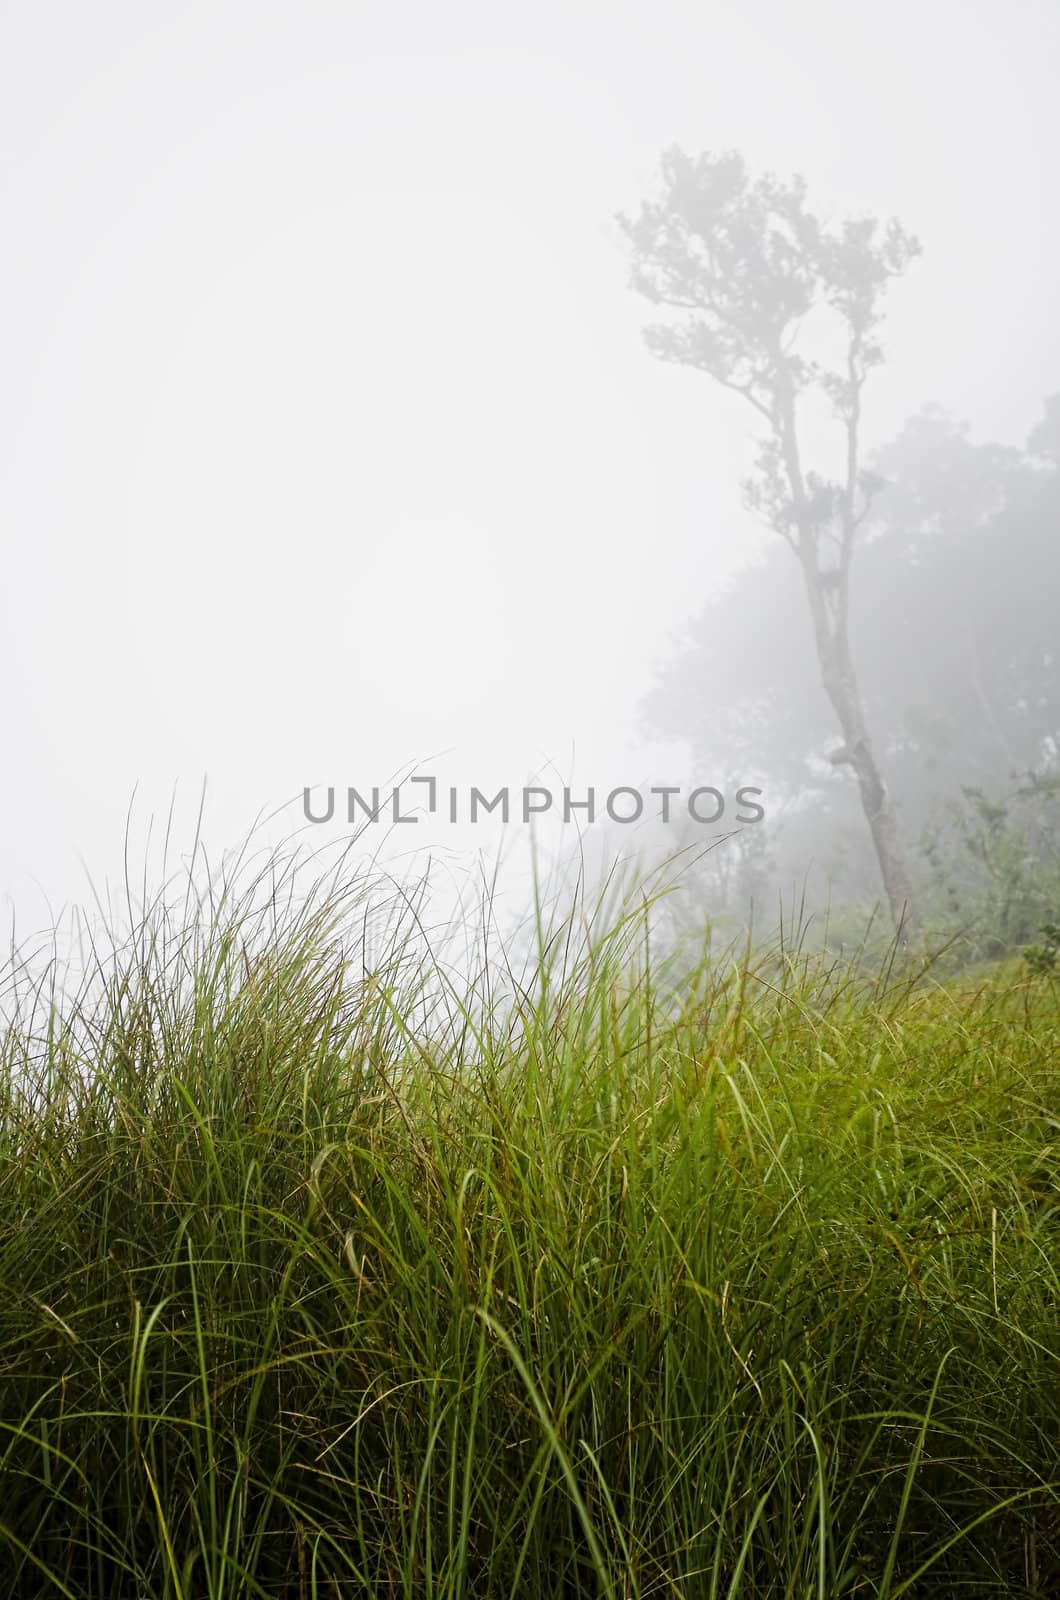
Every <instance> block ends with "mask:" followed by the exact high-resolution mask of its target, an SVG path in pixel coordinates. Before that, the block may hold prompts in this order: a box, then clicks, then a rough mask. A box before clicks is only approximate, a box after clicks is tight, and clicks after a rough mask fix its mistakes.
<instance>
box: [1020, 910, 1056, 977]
mask: <svg viewBox="0 0 1060 1600" xmlns="http://www.w3.org/2000/svg"><path fill="white" fill-rule="evenodd" d="M1041 932H1042V942H1041V944H1029V945H1028V946H1027V948H1026V949H1025V950H1024V952H1023V955H1024V959H1025V960H1026V962H1027V965H1028V966H1029V967H1030V969H1031V971H1032V972H1037V973H1040V974H1043V975H1044V974H1045V973H1049V972H1055V971H1056V965H1057V959H1058V958H1060V925H1058V924H1057V923H1055V922H1043V923H1042V928H1041Z"/></svg>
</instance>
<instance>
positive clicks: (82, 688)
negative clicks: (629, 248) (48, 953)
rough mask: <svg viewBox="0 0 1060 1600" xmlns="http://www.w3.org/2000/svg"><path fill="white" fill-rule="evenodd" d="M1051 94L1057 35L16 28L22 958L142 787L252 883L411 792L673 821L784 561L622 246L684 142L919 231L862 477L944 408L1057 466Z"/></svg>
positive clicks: (12, 363) (783, 17) (566, 28)
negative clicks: (660, 799)
mask: <svg viewBox="0 0 1060 1600" xmlns="http://www.w3.org/2000/svg"><path fill="white" fill-rule="evenodd" d="M1058 61H1060V10H1058V9H1057V8H1056V7H1055V6H1054V5H1053V4H1052V3H1047V0H1041V3H1038V0H1005V3H1002V0H990V3H985V0H978V3H969V0H959V3H958V0H932V4H931V5H925V4H924V3H923V0H918V3H916V4H913V3H911V0H891V3H888V4H887V5H883V4H880V5H878V6H875V7H869V6H867V5H864V4H851V3H850V0H846V3H841V0H801V3H800V4H798V5H793V4H789V3H784V0H768V3H767V0H758V3H755V0H746V3H743V4H739V5H736V4H733V3H731V0H727V3H725V4H719V3H703V0H701V3H699V4H691V3H678V0H652V3H641V4H628V3H616V0H607V3H597V0H562V3H557V0H542V3H537V4H535V5H533V6H529V5H527V6H511V5H509V6H504V5H497V4H496V3H494V4H480V5H474V4H468V3H463V4H461V3H450V4H447V5H431V4H427V3H425V0H421V3H419V4H405V5H384V4H381V3H377V4H374V5H368V4H354V3H352V0H346V3H339V0H285V3H265V0H255V3H253V4H251V3H235V0H209V3H207V4H202V3H182V4H180V5H173V4H166V3H162V0H153V3H144V0H138V3H125V4H116V3H108V0H93V3H92V4H91V5H86V4H83V3H81V0H65V3H62V4H57V3H55V0H16V3H11V0H7V3H4V4H2V5H0V130H2V131H0V163H2V164H0V217H2V219H3V229H4V247H3V250H2V252H0V353H2V359H0V518H2V528H3V538H4V543H5V551H4V554H5V560H4V589H3V611H2V619H0V620H2V635H0V658H2V662H3V681H4V686H5V705H6V708H7V740H6V749H7V758H6V762H5V770H4V774H3V782H2V784H0V895H2V896H4V897H5V900H6V901H7V902H8V903H9V904H10V903H13V904H14V905H15V906H17V909H18V921H19V924H20V925H22V926H26V925H28V926H31V927H34V926H37V925H38V924H39V923H40V922H41V921H42V920H49V917H48V914H47V913H46V912H45V911H44V910H43V906H44V901H43V899H42V895H43V894H46V895H47V896H48V898H49V900H50V901H51V903H52V905H53V908H56V909H57V908H58V907H59V906H61V905H62V904H63V903H64V902H66V901H68V900H70V899H71V898H73V899H81V898H83V897H84V895H85V894H86V892H87V891H86V880H85V876H84V871H83V869H82V867H81V866H80V865H79V859H81V858H83V860H84V861H85V863H86V864H87V866H88V868H90V869H91V872H92V874H93V876H94V877H96V878H99V879H103V878H107V877H114V876H115V875H116V874H118V873H119V872H120V863H121V855H122V843H123V834H124V826H125V813H126V810H127V808H128V806H129V802H130V799H131V797H132V793H133V788H134V785H136V784H139V790H138V794H137V799H136V804H135V816H136V818H137V819H138V828H139V831H140V833H142V831H143V827H144V826H145V825H146V822H147V820H148V819H149V817H150V816H151V815H152V814H154V815H155V816H156V817H159V818H161V817H163V816H164V814H165V812H166V810H167V807H168V804H169V801H170V796H171V793H172V790H173V786H174V784H175V783H176V784H177V785H178V794H180V795H182V796H183V802H182V805H183V810H182V811H180V812H178V836H182V837H183V838H185V839H186V840H187V843H188V844H190V842H191V824H192V822H193V820H194V813H195V810H196V808H197V803H198V796H199V790H200V787H201V785H202V782H203V779H204V777H205V778H206V779H207V783H208V804H207V828H206V831H207V837H208V839H209V841H210V842H211V844H212V846H213V849H214V851H215V853H219V851H220V850H221V849H222V848H224V847H225V846H228V845H230V844H233V843H235V842H236V841H237V840H238V839H239V838H240V837H241V836H242V835H243V833H244V832H245V830H246V828H247V827H248V826H249V825H250V823H251V822H252V820H253V819H254V817H255V815H256V814H257V813H259V812H261V811H271V810H273V809H274V808H275V807H277V806H279V805H281V804H282V803H283V802H284V801H285V800H287V799H288V798H290V797H292V796H300V793H301V789H302V786H303V785H304V784H306V783H313V784H328V783H334V784H336V785H340V786H344V785H346V784H348V783H353V784H357V785H361V786H370V785H372V784H373V783H380V784H381V783H384V782H385V781H386V779H387V778H388V777H389V776H390V775H391V774H392V773H394V772H395V771H397V770H398V769H403V768H409V767H413V766H415V765H417V764H419V765H420V766H421V768H422V770H432V771H437V772H438V773H439V775H440V776H444V777H445V778H446V780H447V781H449V780H452V781H456V782H458V783H460V784H465V785H466V784H468V783H472V782H474V783H478V784H480V785H481V786H482V787H486V786H487V785H492V787H494V788H495V787H497V786H499V785H501V784H504V783H510V784H512V785H519V784H521V783H522V782H523V781H525V780H526V779H527V778H528V777H529V775H530V774H531V773H532V772H533V771H535V770H537V771H540V770H542V768H543V767H544V765H545V764H546V763H547V762H549V761H552V762H555V763H557V764H558V767H559V768H560V769H562V771H563V773H564V775H565V776H569V777H570V778H571V779H572V780H573V781H574V783H575V784H576V785H581V786H582V787H585V786H586V785H588V784H595V785H596V786H597V787H598V788H602V789H604V790H606V788H607V787H608V786H609V785H610V784H612V783H619V782H638V781H645V782H659V783H663V782H678V781H681V779H682V778H683V777H684V776H685V773H684V771H682V770H680V768H681V760H680V753H679V752H675V751H669V752H667V751H662V752H660V751H659V750H655V751H652V750H651V749H650V748H648V749H642V748H639V747H638V746H637V744H636V742H635V740H634V737H633V718H634V713H635V709H636V704H637V701H638V700H639V698H640V696H641V695H642V693H643V692H644V690H645V688H646V687H647V686H648V682H649V679H650V673H651V664H652V662H653V660H655V659H657V658H659V657H661V656H663V655H664V654H665V652H666V650H667V639H668V635H669V633H670V630H672V629H673V628H675V627H676V626H678V625H679V624H680V623H681V622H682V621H683V620H684V619H685V618H686V617H687V616H688V615H689V614H690V613H692V612H694V611H695V610H696V609H698V606H699V604H700V603H701V600H702V598H703V597H704V596H705V595H707V594H708V593H709V592H710V589H711V587H712V585H713V584H714V583H715V582H716V581H717V578H718V577H719V575H720V574H722V573H723V572H724V571H726V570H728V569H729V568H731V567H732V566H733V565H734V564H735V563H737V562H739V561H741V560H743V559H744V558H745V556H746V554H747V552H748V549H749V548H750V546H751V544H752V543H753V540H754V538H755V537H756V535H755V534H754V532H753V530H752V529H751V527H750V525H749V524H748V522H747V520H746V518H745V516H744V514H743V513H742V512H741V509H740V497H739V489H738V479H739V477H740V475H741V473H742V471H743V470H744V469H745V466H746V461H747V453H746V446H745V443H744V441H745V438H746V429H747V425H748V419H747V418H745V417H744V415H743V414H742V412H741V411H740V409H739V405H738V403H736V405H735V409H734V408H733V407H730V406H729V404H728V403H726V401H725V400H724V399H723V398H721V397H719V396H718V394H717V393H716V392H715V391H714V390H713V389H712V386H711V385H710V384H709V382H708V381H707V380H706V379H705V378H702V377H700V376H698V375H695V374H690V373H683V372H677V371H675V370H673V369H670V368H668V367H664V366H662V365H660V364H658V363H656V362H654V361H652V359H651V358H650V357H649V356H648V354H647V353H646V351H645V350H644V349H643V347H642V345H641V342H640V333H639V330H640V327H641V325H642V323H643V322H644V321H645V320H646V318H647V317H649V316H650V310H651V308H650V307H648V306H647V304H646V303H645V302H642V301H640V300H639V299H638V298H637V297H636V296H634V295H633V294H632V293H630V292H629V290H628V289H627V287H626V275H627V269H626V263H625V260H624V257H623V254H622V252H621V249H620V246H619V244H618V242H617V240H616V237H615V234H614V230H613V229H612V227H611V222H610V219H611V217H612V216H613V214H614V212H615V211H616V210H619V209H628V210H633V209H635V208H636V207H637V205H638V204H639V201H640V199H641V198H642V197H643V196H645V195H646V194H647V193H649V192H650V191H651V188H652V184H653V180H654V174H655V170H656V165H657V159H658V155H659V152H660V151H661V149H662V148H663V147H664V146H665V145H666V144H668V143H670V142H671V141H673V140H677V141H678V142H680V143H681V144H682V145H684V146H685V148H686V149H688V150H689V151H691V152H697V151H699V150H702V149H722V148H726V147H736V148H739V149H740V150H742V151H743V152H744V153H745V155H746V156H747V158H748V161H749V163H750V164H751V166H752V168H754V169H761V168H763V167H768V168H771V169H773V170H775V171H777V172H779V173H780V174H782V175H788V174H790V173H792V172H794V171H799V172H802V173H803V175H804V176H805V177H806V178H807V181H808V183H809V185H810V199H811V203H812V204H814V205H815V206H816V207H817V208H819V209H820V210H822V211H824V212H826V213H830V214H835V215H840V214H844V213H850V212H865V211H871V212H873V213H876V214H880V215H890V214H891V213H897V214H898V215H899V216H900V217H901V218H902V220H903V221H904V222H905V223H906V225H907V226H909V227H910V228H911V229H913V231H915V232H916V233H918V234H919V236H920V237H921V239H922V242H923V244H924V246H925V256H924V258H923V259H922V260H921V261H919V262H917V263H916V264H915V265H914V267H913V269H912V270H911V272H910V275H909V277H908V279H907V280H906V281H905V282H904V283H903V284H902V285H901V286H900V287H899V288H898V289H897V290H896V291H895V292H894V293H893V295H892V299H891V317H890V321H889V325H888V336H887V347H888V354H889V362H888V366H887V368H885V369H884V371H883V372H882V373H881V374H880V375H879V377H878V378H877V379H876V380H875V381H874V384H873V387H872V391H871V393H870V396H869V412H870V415H869V427H870V434H871V438H872V439H873V440H874V441H876V442H882V441H883V440H884V439H886V438H887V437H889V436H890V435H891V434H893V433H894V432H895V431H897V429H898V428H899V427H900V426H901V424H902V422H903V421H904V419H905V417H906V416H907V415H908V414H909V413H910V412H911V411H913V410H915V409H917V408H918V407H919V406H920V405H921V404H923V403H924V402H926V401H937V402H939V403H941V404H942V405H944V406H945V407H946V408H947V409H949V410H952V411H953V412H955V413H956V414H957V415H959V416H962V417H966V418H967V419H968V420H969V421H970V422H971V424H972V427H973V430H974V432H975V434H976V435H977V436H980V437H996V438H1000V439H1004V440H1006V441H1011V442H1016V443H1018V442H1021V441H1022V439H1023V437H1024V436H1025V434H1026V432H1027V429H1028V428H1029V427H1030V425H1031V424H1032V423H1033V421H1034V420H1035V418H1036V416H1037V414H1038V410H1039V407H1040V402H1041V400H1042V398H1043V396H1044V395H1045V394H1046V393H1047V392H1050V391H1051V390H1055V389H1057V388H1060V349H1058V338H1057V319H1056V316H1055V310H1054V301H1055V292H1056V284H1057V283H1058V282H1060V225H1058V205H1057V199H1056V194H1057V188H1056V156H1057V151H1058V150H1060V97H1058V96H1057V94H1056V86H1055V75H1056V63H1057V62H1058ZM748 647H749V648H753V637H749V641H748ZM704 692H705V693H708V694H709V685H705V686H704ZM436 757H437V758H438V759H432V758H436ZM697 778H698V780H699V781H702V782H705V783H707V782H710V781H711V775H710V774H697ZM299 812H300V807H295V808H294V809H293V810H292V812H291V813H290V815H291V818H292V819H293V820H294V821H297V820H299ZM181 818H183V819H184V820H183V821H181V820H180V819H181ZM412 832H413V830H411V829H409V830H407V833H412ZM486 838H487V834H486V833H485V832H484V831H480V833H476V834H474V835H469V834H467V833H466V832H465V833H463V834H461V833H460V832H459V830H455V831H454V830H452V829H447V828H446V827H445V826H439V827H437V828H435V829H434V830H433V831H432V830H429V829H427V828H426V827H424V828H423V830H422V833H417V835H416V840H415V842H416V843H417V844H425V843H426V842H427V841H428V840H431V841H432V842H434V843H435V844H436V845H441V846H442V847H443V848H449V847H451V846H455V845H457V844H459V845H461V846H466V845H468V844H471V843H475V844H484V843H485V842H486ZM401 844H402V846H404V847H405V848H407V847H408V846H407V845H406V841H405V839H404V838H403V839H402V840H401ZM134 856H135V851H134Z"/></svg>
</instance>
